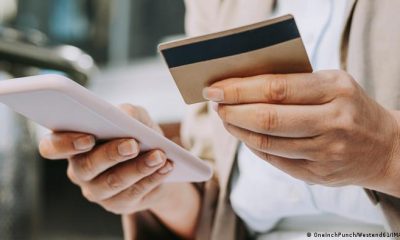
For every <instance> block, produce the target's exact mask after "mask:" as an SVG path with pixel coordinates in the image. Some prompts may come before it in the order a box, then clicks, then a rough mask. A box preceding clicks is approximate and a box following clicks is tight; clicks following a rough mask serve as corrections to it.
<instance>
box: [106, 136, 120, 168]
mask: <svg viewBox="0 0 400 240" xmlns="http://www.w3.org/2000/svg"><path fill="white" fill-rule="evenodd" d="M121 142H122V141H118V142H114V143H111V144H107V145H106V146H105V148H104V149H102V150H101V151H103V153H104V155H105V157H106V158H107V159H106V160H108V161H109V162H111V163H119V162H120V161H121V157H120V155H119V153H118V144H120V143H121Z"/></svg>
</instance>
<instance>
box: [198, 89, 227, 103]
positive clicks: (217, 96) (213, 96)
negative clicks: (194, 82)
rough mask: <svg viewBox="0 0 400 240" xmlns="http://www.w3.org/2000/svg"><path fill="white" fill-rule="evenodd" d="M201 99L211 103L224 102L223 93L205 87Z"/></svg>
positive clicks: (220, 90) (219, 90)
mask: <svg viewBox="0 0 400 240" xmlns="http://www.w3.org/2000/svg"><path fill="white" fill-rule="evenodd" d="M203 97H204V98H205V99H207V100H210V101H213V102H222V101H224V91H222V89H219V88H214V87H206V88H204V89H203Z"/></svg>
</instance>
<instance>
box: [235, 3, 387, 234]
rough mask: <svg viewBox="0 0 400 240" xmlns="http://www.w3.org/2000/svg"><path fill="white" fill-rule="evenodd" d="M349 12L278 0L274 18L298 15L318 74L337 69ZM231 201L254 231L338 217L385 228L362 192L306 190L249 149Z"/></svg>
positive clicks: (242, 156)
mask: <svg viewBox="0 0 400 240" xmlns="http://www.w3.org/2000/svg"><path fill="white" fill-rule="evenodd" d="M345 8H346V0H279V1H278V9H277V12H276V15H283V14H287V13H291V14H293V15H294V16H295V19H296V22H297V25H298V27H299V31H300V34H301V35H302V38H303V41H304V44H305V47H306V50H307V53H308V55H309V57H310V60H311V62H312V65H313V68H314V70H321V69H339V67H340V55H339V54H340V36H341V31H342V30H343V27H344V19H345V16H344V14H345ZM230 200H231V204H232V207H233V209H234V211H235V212H236V214H238V216H240V217H241V218H242V219H243V221H244V222H245V223H246V225H247V226H248V228H249V229H250V230H251V231H254V232H264V233H265V232H268V231H270V230H271V229H273V228H274V227H276V226H277V223H278V222H279V221H281V220H289V221H290V219H295V218H296V216H307V215H313V216H320V215H324V214H335V215H338V216H342V217H346V218H349V219H352V220H356V221H361V222H362V223H369V224H377V225H382V226H383V225H384V223H385V220H384V217H383V215H382V213H381V212H380V211H379V210H378V208H376V207H375V206H373V204H372V203H371V201H370V200H369V199H368V197H367V195H366V193H365V192H364V190H363V189H362V188H360V187H356V186H347V187H338V188H330V187H325V186H320V185H308V184H306V183H304V182H302V181H300V180H297V179H294V178H292V177H290V176H289V175H287V174H286V173H284V172H282V171H280V170H279V169H276V168H274V167H272V166H271V165H269V164H267V163H266V162H265V161H263V160H261V159H260V158H258V157H257V156H255V155H254V154H253V153H252V152H251V151H250V150H249V149H248V148H247V147H246V146H245V145H242V146H241V147H240V149H239V154H238V172H237V174H236V176H235V177H234V180H233V183H232V191H231V195H230ZM328 218H329V219H331V218H332V216H329V217H328ZM300 219H304V217H302V218H300ZM317 221H320V220H317ZM298 222H299V221H297V224H298ZM300 222H302V220H300ZM339 222H341V221H339ZM342 222H343V221H342ZM329 224H332V222H330V223H329ZM289 225H290V224H289ZM309 227H310V226H308V228H309ZM312 227H315V226H314V225H313V226H312ZM304 230H307V226H305V229H304ZM339 230H340V229H339ZM350 230H351V229H350Z"/></svg>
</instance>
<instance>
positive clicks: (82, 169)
mask: <svg viewBox="0 0 400 240" xmlns="http://www.w3.org/2000/svg"><path fill="white" fill-rule="evenodd" d="M73 162H74V163H75V164H74V165H76V167H75V171H76V172H77V173H79V174H77V177H78V178H80V179H81V180H83V181H88V180H90V179H91V178H92V176H93V160H92V158H91V157H90V155H89V154H83V155H81V156H80V157H78V158H75V159H74V161H73Z"/></svg>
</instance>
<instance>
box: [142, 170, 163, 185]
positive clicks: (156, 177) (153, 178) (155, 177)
mask: <svg viewBox="0 0 400 240" xmlns="http://www.w3.org/2000/svg"><path fill="white" fill-rule="evenodd" d="M160 179H161V175H160V174H157V173H156V174H152V175H150V176H148V177H147V179H146V181H147V184H148V185H150V186H153V185H156V184H158V183H160Z"/></svg>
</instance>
